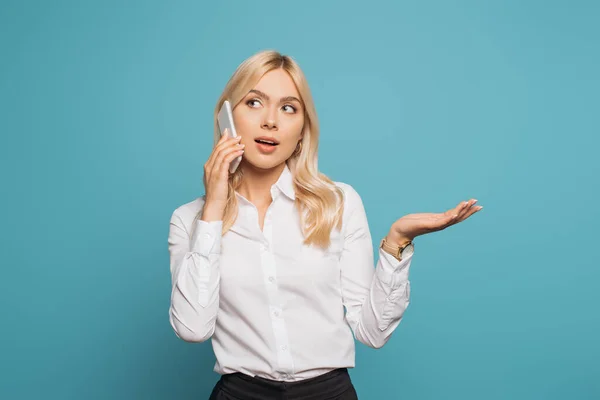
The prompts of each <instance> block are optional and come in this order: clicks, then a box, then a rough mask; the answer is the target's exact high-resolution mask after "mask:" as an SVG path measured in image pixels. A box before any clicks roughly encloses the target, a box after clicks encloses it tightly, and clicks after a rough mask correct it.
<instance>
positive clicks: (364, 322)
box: [354, 249, 412, 348]
mask: <svg viewBox="0 0 600 400" xmlns="http://www.w3.org/2000/svg"><path fill="white" fill-rule="evenodd" d="M411 260H412V255H411V256H408V257H406V259H403V260H402V261H401V262H399V261H398V260H396V259H395V258H394V257H393V256H392V255H390V254H388V253H387V252H385V251H383V250H382V249H379V260H378V262H377V266H376V268H375V273H374V274H373V278H372V281H371V285H370V289H369V292H368V295H367V296H366V298H365V301H364V303H363V305H362V307H361V308H360V314H359V316H358V317H359V318H358V319H357V324H356V326H355V329H354V332H355V336H356V339H357V340H358V341H360V342H361V343H363V344H366V345H367V346H369V347H373V348H380V347H382V346H383V345H384V344H385V343H387V341H388V340H389V338H390V336H391V334H392V333H393V332H394V330H395V329H396V327H397V326H398V325H399V323H400V321H401V319H402V317H403V315H404V312H405V311H406V308H407V307H408V305H409V302H410V281H409V280H408V274H409V269H410V263H411Z"/></svg>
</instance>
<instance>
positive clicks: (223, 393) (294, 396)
mask: <svg viewBox="0 0 600 400" xmlns="http://www.w3.org/2000/svg"><path fill="white" fill-rule="evenodd" d="M284 399H285V400H326V399H327V400H358V396H357V394H356V390H354V385H353V384H352V381H351V380H350V375H349V374H348V369H347V368H339V369H335V370H333V371H330V372H327V373H326V374H323V375H319V376H316V377H314V378H308V379H304V380H301V381H297V382H283V381H273V380H270V379H265V378H260V377H251V376H248V375H245V374H242V373H240V372H236V373H234V374H225V375H222V376H221V379H219V381H218V382H217V384H216V385H215V387H214V389H213V391H212V393H211V395H210V398H209V400H284Z"/></svg>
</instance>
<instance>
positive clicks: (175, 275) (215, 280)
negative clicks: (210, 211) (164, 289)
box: [168, 211, 223, 342]
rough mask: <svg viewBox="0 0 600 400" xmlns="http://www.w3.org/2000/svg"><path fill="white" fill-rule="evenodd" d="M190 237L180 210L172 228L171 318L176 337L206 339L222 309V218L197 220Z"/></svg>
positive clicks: (195, 339)
mask: <svg viewBox="0 0 600 400" xmlns="http://www.w3.org/2000/svg"><path fill="white" fill-rule="evenodd" d="M195 224H196V226H195V229H193V236H192V237H191V238H190V235H189V233H188V231H187V230H186V228H185V225H184V224H183V222H182V220H181V218H180V217H179V216H178V215H177V211H175V212H174V213H173V215H172V216H171V221H170V227H169V238H168V243H169V255H170V269H171V281H172V291H171V304H170V307H169V321H170V323H171V326H172V327H173V329H174V330H175V333H176V335H177V337H179V338H181V339H183V340H185V341H186V342H203V341H206V340H208V339H209V338H210V337H211V336H212V335H213V333H214V331H215V322H216V319H217V312H218V309H219V280H220V275H219V261H220V253H221V229H222V226H223V222H222V221H212V222H206V221H202V220H197V221H195Z"/></svg>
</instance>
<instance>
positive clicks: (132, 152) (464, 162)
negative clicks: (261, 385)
mask: <svg viewBox="0 0 600 400" xmlns="http://www.w3.org/2000/svg"><path fill="white" fill-rule="evenodd" d="M599 19H600V6H599V3H598V2H593V1H587V2H586V1H569V2H567V1H496V2H484V1H473V0H471V1H467V0H464V1H453V2H449V1H441V0H440V1H433V0H431V1H420V2H409V1H396V2H391V1H390V2H385V1H360V2H334V1H327V2H326V1H321V2H316V1H314V2H306V1H297V2H272V1H270V2H266V1H265V2H262V1H255V2H246V1H227V2H216V1H214V2H201V1H195V2H192V1H172V2H167V1H94V2H92V1H54V2H47V1H6V0H3V1H2V3H1V5H0V46H1V49H2V52H1V56H0V57H1V62H0V102H1V103H0V114H1V118H0V130H1V132H2V142H1V143H2V144H1V146H0V147H1V166H0V167H1V168H0V171H1V172H0V173H1V174H2V181H1V183H2V196H1V202H2V203H1V204H2V207H1V209H2V225H1V226H2V229H1V230H0V232H1V235H2V236H1V243H2V275H1V276H2V278H1V279H0V293H1V296H2V297H1V300H2V311H3V312H2V322H1V324H2V325H1V326H2V329H1V330H0V331H1V333H0V335H1V336H0V339H1V340H0V346H1V347H0V354H1V355H0V367H1V370H0V398H3V399H42V398H43V399H205V398H207V397H208V394H209V392H210V390H211V389H212V387H213V385H214V383H215V382H216V380H217V379H218V375H217V374H215V373H214V372H212V367H213V363H214V355H213V353H212V349H211V347H210V342H208V343H203V344H189V343H186V342H183V341H181V340H179V339H177V337H176V336H175V334H174V332H173V331H172V329H171V327H170V325H169V321H168V308H169V299H170V290H171V282H170V274H169V261H168V251H167V234H168V228H169V218H170V216H171V213H172V212H173V210H174V209H175V208H176V207H178V206H179V205H181V204H183V203H186V202H189V201H191V200H193V199H194V198H196V197H198V196H200V195H202V194H203V193H204V189H203V186H202V173H203V169H202V168H203V164H204V162H205V161H206V159H207V157H208V155H209V154H210V152H211V150H212V119H211V118H212V112H213V108H214V106H215V102H216V100H217V98H218V96H219V95H220V93H221V91H222V89H223V87H224V85H225V83H226V81H227V79H228V78H229V77H230V76H231V74H232V73H233V71H234V70H235V68H236V67H237V66H238V64H239V63H240V62H242V61H243V60H244V59H245V58H246V57H248V56H250V55H252V54H254V53H255V52H257V51H259V50H262V49H277V50H279V51H281V52H283V53H284V54H289V55H291V56H292V57H294V58H295V59H296V60H297V61H298V62H299V64H300V66H301V67H302V68H303V69H304V71H305V73H306V75H307V78H308V80H309V84H310V85H311V89H312V91H313V94H314V97H315V101H316V106H317V111H318V113H319V118H320V122H321V128H322V130H321V133H322V138H321V145H320V151H319V154H320V162H319V167H320V169H321V171H322V172H324V173H326V174H327V175H328V176H330V177H331V178H332V179H334V180H338V181H342V182H346V183H349V184H351V185H353V186H354V187H355V188H356V189H357V191H358V192H359V193H360V194H361V196H362V198H363V201H364V204H365V207H366V209H367V214H368V217H369V223H370V227H371V234H372V236H373V243H374V245H377V244H378V242H379V240H380V238H381V237H382V236H383V235H385V234H386V233H387V231H388V229H389V227H390V225H391V223H392V222H394V221H395V220H396V219H398V218H400V217H401V216H403V215H406V214H409V213H416V212H443V211H445V210H447V209H448V208H451V207H454V206H455V205H456V204H458V202H460V201H461V200H466V199H468V198H477V199H478V200H479V203H480V204H481V205H483V206H484V209H483V210H482V211H481V212H479V213H477V214H476V215H475V216H474V217H472V218H470V219H469V220H467V221H465V222H463V223H461V224H458V225H455V226H452V227H450V228H448V229H447V230H444V231H442V232H436V233H433V234H430V235H427V236H422V237H418V238H417V239H416V241H415V245H416V254H415V258H414V259H413V264H412V265H413V267H412V270H411V283H412V297H411V304H410V306H409V308H408V310H407V311H406V313H405V316H404V319H403V321H402V322H401V324H400V326H399V327H398V329H397V331H396V332H395V333H394V335H393V336H392V338H391V340H390V341H389V342H388V344H387V345H386V346H384V347H383V348H382V349H380V350H374V349H370V348H368V347H366V346H364V345H362V344H360V343H357V356H356V363H357V366H356V368H355V369H353V370H351V376H352V379H353V381H354V383H355V385H356V387H357V391H358V393H359V396H360V398H361V399H362V400H369V399H375V400H377V399H461V400H467V399H549V400H551V399H598V398H600V364H599V362H598V358H599V356H600V340H599V337H600V333H599V331H600V311H599V305H600V294H599V292H600V291H599V282H600V272H599V270H598V267H599V266H600V265H599V262H598V261H597V260H598V257H597V250H598V239H599V235H598V233H597V225H598V223H599V222H600V216H599V211H598V198H599V194H600V193H599V192H600V190H599V187H600V185H599V179H598V174H599V173H600V165H599V162H598V160H597V154H598V147H599V145H600V140H599V139H598V137H599V134H600V129H599V122H598V117H599V113H600V107H599V106H600V104H599V100H598V93H599V92H600V79H599V71H600V52H599V48H600V46H599V45H598V43H599V40H600V24H598V20H599Z"/></svg>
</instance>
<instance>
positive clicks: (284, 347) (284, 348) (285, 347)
mask: <svg viewBox="0 0 600 400" xmlns="http://www.w3.org/2000/svg"><path fill="white" fill-rule="evenodd" d="M281 350H283V351H286V350H287V346H286V345H283V346H281ZM287 376H288V375H286V377H287Z"/></svg>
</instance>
